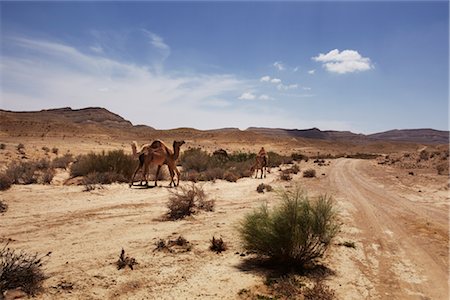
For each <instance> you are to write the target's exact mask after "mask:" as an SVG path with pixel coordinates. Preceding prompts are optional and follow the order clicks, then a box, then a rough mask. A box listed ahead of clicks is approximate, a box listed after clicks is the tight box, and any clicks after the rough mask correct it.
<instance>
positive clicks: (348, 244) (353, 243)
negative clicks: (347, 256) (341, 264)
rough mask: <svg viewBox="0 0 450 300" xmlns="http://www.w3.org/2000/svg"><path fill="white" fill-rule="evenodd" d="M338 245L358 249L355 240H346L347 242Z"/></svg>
mask: <svg viewBox="0 0 450 300" xmlns="http://www.w3.org/2000/svg"><path fill="white" fill-rule="evenodd" d="M337 245H338V246H344V247H347V248H353V249H356V245H355V242H350V241H345V242H342V243H338V244H337Z"/></svg>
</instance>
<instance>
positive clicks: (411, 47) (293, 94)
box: [0, 1, 449, 133]
mask: <svg viewBox="0 0 450 300" xmlns="http://www.w3.org/2000/svg"><path fill="white" fill-rule="evenodd" d="M0 6H1V69H0V70H1V100H0V101H1V102H0V108H2V109H8V110H40V109H48V108H56V107H65V106H70V107H72V108H82V107H87V106H101V107H105V108H107V109H109V110H111V111H113V112H115V113H118V114H120V115H121V116H123V117H124V118H126V119H128V120H130V121H132V122H133V123H134V124H147V125H150V126H153V127H155V128H160V129H168V128H176V127H195V128H198V129H211V128H221V127H239V128H241V129H245V128H247V127H249V126H262V127H277V128H278V127H282V128H298V129H303V128H311V127H318V128H320V129H322V130H329V129H333V130H351V131H353V132H356V133H374V132H380V131H385V130H390V129H406V128H435V129H441V130H447V129H448V113H449V108H448V98H449V91H448V84H449V75H448V71H449V29H448V26H449V4H448V2H447V1H434V2H430V1H427V2H420V1H398V2H388V1H376V2H364V1H363V2H351V1H350V2H341V1H325V2H322V1H314V2H302V1H297V2H295V1H294V2H270V1H265V2H258V1H253V2H242V1H239V2H209V1H200V2H190V1H182V2H149V1H142V2H131V3H130V2H118V1H115V2H39V1H34V2H1V3H0Z"/></svg>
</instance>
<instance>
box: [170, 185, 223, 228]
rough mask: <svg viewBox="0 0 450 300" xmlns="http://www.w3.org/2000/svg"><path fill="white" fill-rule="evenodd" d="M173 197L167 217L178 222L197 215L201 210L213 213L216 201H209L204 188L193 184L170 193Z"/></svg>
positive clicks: (171, 197)
mask: <svg viewBox="0 0 450 300" xmlns="http://www.w3.org/2000/svg"><path fill="white" fill-rule="evenodd" d="M170 193H171V196H170V198H169V202H168V203H167V207H168V209H169V212H168V213H167V217H168V218H169V219H170V220H178V219H182V218H184V217H187V216H190V215H192V214H195V213H197V212H198V211H199V210H205V211H213V210H214V204H215V201H214V200H208V199H207V196H206V194H205V191H204V190H203V188H202V187H199V186H196V185H195V184H191V185H188V186H180V187H179V188H178V189H177V190H176V191H170Z"/></svg>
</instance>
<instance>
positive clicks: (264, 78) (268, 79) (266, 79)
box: [259, 76, 270, 82]
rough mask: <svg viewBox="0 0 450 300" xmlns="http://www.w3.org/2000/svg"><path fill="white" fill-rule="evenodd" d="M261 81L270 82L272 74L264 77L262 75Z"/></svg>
mask: <svg viewBox="0 0 450 300" xmlns="http://www.w3.org/2000/svg"><path fill="white" fill-rule="evenodd" d="M259 81H261V82H269V81H270V76H263V77H261V79H260V80H259Z"/></svg>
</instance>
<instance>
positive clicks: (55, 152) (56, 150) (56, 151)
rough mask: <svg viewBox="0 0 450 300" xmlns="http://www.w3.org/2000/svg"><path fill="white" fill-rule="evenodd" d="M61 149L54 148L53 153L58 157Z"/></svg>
mask: <svg viewBox="0 0 450 300" xmlns="http://www.w3.org/2000/svg"><path fill="white" fill-rule="evenodd" d="M58 152H59V149H58V148H56V147H53V148H52V153H53V154H56V155H58Z"/></svg>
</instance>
